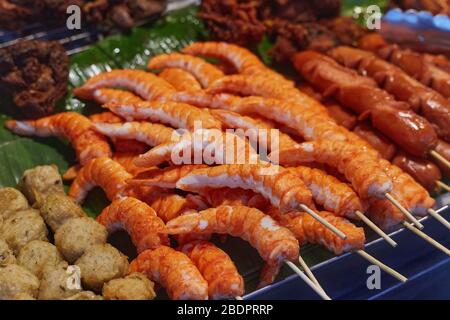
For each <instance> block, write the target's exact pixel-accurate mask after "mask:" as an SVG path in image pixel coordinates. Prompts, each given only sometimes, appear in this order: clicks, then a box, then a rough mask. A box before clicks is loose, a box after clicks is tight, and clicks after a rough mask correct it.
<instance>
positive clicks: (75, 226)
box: [55, 217, 108, 263]
mask: <svg viewBox="0 0 450 320" xmlns="http://www.w3.org/2000/svg"><path fill="white" fill-rule="evenodd" d="M107 238H108V231H107V230H106V228H105V227H104V226H103V225H101V224H100V223H98V222H97V221H95V220H94V219H91V218H87V217H85V218H73V219H69V220H67V221H66V222H65V223H64V224H63V225H62V226H61V227H60V228H59V229H58V230H57V231H56V234H55V245H56V247H57V248H58V249H59V251H60V252H61V253H62V255H63V256H64V257H65V258H66V259H67V261H69V262H70V263H73V262H74V261H75V260H77V259H78V258H79V257H81V256H82V255H83V253H84V252H85V251H86V249H87V248H89V247H91V246H93V245H95V244H104V243H106V239H107Z"/></svg>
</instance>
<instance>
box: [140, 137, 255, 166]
mask: <svg viewBox="0 0 450 320" xmlns="http://www.w3.org/2000/svg"><path fill="white" fill-rule="evenodd" d="M258 157H259V156H258V154H257V153H256V151H255V150H254V149H253V148H252V146H251V145H250V144H249V143H248V142H247V141H246V140H245V139H244V138H241V137H240V136H239V135H236V134H233V133H223V132H222V131H219V130H216V129H206V130H203V129H201V130H195V131H194V132H192V133H191V132H185V133H184V134H183V135H182V136H181V137H180V138H179V139H178V141H175V142H169V143H165V144H161V145H159V146H157V147H155V148H153V149H151V150H149V151H148V152H146V153H145V154H143V155H141V156H140V157H139V158H138V159H137V160H136V162H135V164H136V165H137V166H140V167H147V166H156V165H159V164H161V163H164V162H172V163H174V164H176V165H180V164H190V163H192V162H193V163H195V164H198V163H205V164H208V165H211V164H225V163H248V164H254V163H258V161H259V159H258Z"/></svg>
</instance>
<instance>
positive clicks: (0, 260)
mask: <svg viewBox="0 0 450 320" xmlns="http://www.w3.org/2000/svg"><path fill="white" fill-rule="evenodd" d="M13 263H16V257H15V256H14V254H13V252H12V250H11V248H10V247H9V246H8V244H7V243H6V241H5V240H2V239H0V267H4V266H6V265H8V264H13Z"/></svg>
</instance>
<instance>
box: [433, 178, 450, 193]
mask: <svg viewBox="0 0 450 320" xmlns="http://www.w3.org/2000/svg"><path fill="white" fill-rule="evenodd" d="M436 185H437V186H438V188H440V189H444V190H445V191H448V192H450V187H449V186H448V185H446V184H445V183H443V182H442V181H436Z"/></svg>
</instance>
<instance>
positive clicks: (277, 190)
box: [177, 164, 315, 212]
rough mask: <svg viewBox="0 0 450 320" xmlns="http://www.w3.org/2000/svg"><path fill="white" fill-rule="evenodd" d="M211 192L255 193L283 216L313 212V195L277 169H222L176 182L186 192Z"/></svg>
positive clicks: (205, 170)
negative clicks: (301, 210)
mask: <svg viewBox="0 0 450 320" xmlns="http://www.w3.org/2000/svg"><path fill="white" fill-rule="evenodd" d="M206 187H209V188H214V189H217V188H224V187H228V188H241V189H249V190H253V191H254V192H256V193H259V194H261V195H262V196H263V197H264V198H266V199H267V200H269V201H270V202H271V203H272V204H273V205H274V206H276V207H279V208H280V209H281V210H282V211H283V212H288V211H292V210H298V209H299V206H300V204H304V205H306V206H308V207H310V208H311V209H314V208H315V206H314V203H313V201H312V195H311V192H310V191H309V190H308V189H307V188H306V186H305V184H304V183H303V181H302V180H301V179H300V178H298V177H297V176H296V175H295V174H293V173H291V172H289V170H287V169H284V168H282V167H280V166H275V165H270V166H268V165H262V164H261V165H220V166H216V167H209V168H202V169H197V170H194V171H192V172H191V173H190V174H188V175H186V176H184V177H182V178H181V179H180V180H178V182H177V188H179V189H182V190H186V191H196V190H198V189H200V190H202V189H204V188H206Z"/></svg>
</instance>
